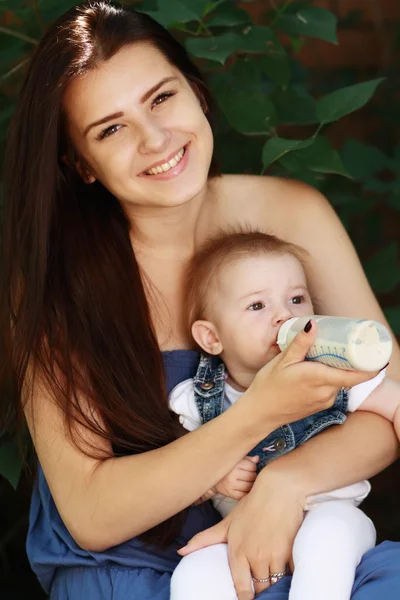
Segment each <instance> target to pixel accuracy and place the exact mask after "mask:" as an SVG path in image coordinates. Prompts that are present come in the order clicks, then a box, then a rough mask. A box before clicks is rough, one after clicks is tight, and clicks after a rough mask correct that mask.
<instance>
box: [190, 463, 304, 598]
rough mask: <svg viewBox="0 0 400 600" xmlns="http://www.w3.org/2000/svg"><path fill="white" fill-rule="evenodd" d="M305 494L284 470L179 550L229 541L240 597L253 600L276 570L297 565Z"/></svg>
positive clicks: (230, 559)
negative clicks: (283, 474)
mask: <svg viewBox="0 0 400 600" xmlns="http://www.w3.org/2000/svg"><path fill="white" fill-rule="evenodd" d="M304 504H305V497H304V496H302V494H301V493H300V490H299V489H298V488H296V486H295V484H294V483H293V484H292V483H291V482H290V481H287V479H285V481H284V482H283V481H281V480H280V476H279V474H278V476H277V477H275V475H274V476H273V477H271V478H270V479H269V480H267V483H266V480H265V478H264V480H263V481H262V482H261V483H260V484H259V480H257V481H256V482H255V484H254V486H253V489H252V491H251V492H250V493H249V494H248V495H247V496H245V497H244V498H243V499H242V500H241V501H240V502H239V503H238V504H237V505H236V506H235V507H234V509H233V510H232V511H231V512H230V513H229V515H228V516H227V517H226V518H225V519H223V520H222V521H221V522H220V523H218V524H217V525H215V526H214V527H210V528H209V529H206V530H205V531H202V532H201V533H199V534H197V535H195V536H194V537H193V538H192V539H191V540H190V541H189V542H188V544H187V545H186V546H185V547H184V548H181V549H180V550H179V554H180V555H181V556H186V555H187V554H190V553H191V552H193V551H195V550H199V549H200V548H205V547H206V546H211V545H213V544H219V543H225V542H227V543H228V556H229V565H230V568H231V572H232V578H233V582H234V585H235V589H236V593H237V595H238V598H239V600H252V599H253V598H254V592H253V586H254V591H255V593H257V594H258V593H260V592H261V591H263V590H264V589H266V588H267V587H269V585H270V584H269V583H263V584H261V583H253V582H252V576H254V577H255V578H256V579H267V578H268V577H269V576H270V574H271V573H282V572H284V571H286V569H287V565H291V561H292V547H293V542H294V538H295V537H296V534H297V532H298V530H299V527H300V525H301V523H302V521H303V506H304Z"/></svg>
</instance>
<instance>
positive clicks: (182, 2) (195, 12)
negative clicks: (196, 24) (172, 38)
mask: <svg viewBox="0 0 400 600" xmlns="http://www.w3.org/2000/svg"><path fill="white" fill-rule="evenodd" d="M208 4H209V2H208V0H168V2H165V0H159V2H158V10H148V9H146V4H145V5H144V8H143V7H141V8H139V10H141V11H142V12H145V13H146V14H148V15H150V17H152V18H153V19H155V20H156V21H158V23H160V24H161V25H163V27H169V26H171V25H172V24H173V23H179V22H180V23H190V22H191V21H200V20H201V19H202V17H203V15H204V12H205V10H206V7H207V5H208Z"/></svg>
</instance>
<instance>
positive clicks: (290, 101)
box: [271, 87, 317, 125]
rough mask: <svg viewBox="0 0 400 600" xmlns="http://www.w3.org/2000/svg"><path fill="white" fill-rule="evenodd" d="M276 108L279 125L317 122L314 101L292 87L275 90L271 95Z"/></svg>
mask: <svg viewBox="0 0 400 600" xmlns="http://www.w3.org/2000/svg"><path fill="white" fill-rule="evenodd" d="M271 99H272V101H273V102H274V104H275V106H276V110H277V113H278V119H279V123H283V124H285V125H310V124H312V123H316V122H317V115H316V109H315V100H314V98H313V97H312V96H310V95H309V94H306V93H299V92H298V91H297V90H296V89H295V88H294V87H289V88H286V89H281V88H280V89H276V90H275V91H274V92H272V94H271Z"/></svg>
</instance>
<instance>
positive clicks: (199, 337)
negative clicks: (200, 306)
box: [192, 321, 224, 355]
mask: <svg viewBox="0 0 400 600" xmlns="http://www.w3.org/2000/svg"><path fill="white" fill-rule="evenodd" d="M192 336H193V338H194V340H195V341H196V343H197V344H198V345H199V346H200V348H202V349H203V350H204V351H205V352H208V354H214V355H217V354H221V352H222V351H223V349H224V348H223V346H222V344H221V342H220V340H219V337H218V332H217V328H216V327H215V325H214V324H213V323H211V321H195V322H194V323H193V325H192Z"/></svg>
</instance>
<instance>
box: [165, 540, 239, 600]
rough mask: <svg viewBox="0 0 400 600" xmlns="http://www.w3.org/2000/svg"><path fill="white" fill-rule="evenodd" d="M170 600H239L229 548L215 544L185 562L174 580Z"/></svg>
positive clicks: (190, 555)
mask: <svg viewBox="0 0 400 600" xmlns="http://www.w3.org/2000/svg"><path fill="white" fill-rule="evenodd" d="M170 600H237V596H236V592H235V587H234V585H233V580H232V576H231V570H230V568H229V562H228V546H227V544H215V545H214V546H209V547H208V548H203V549H202V550H197V551H196V552H193V553H192V554H189V555H188V556H185V557H184V558H182V560H181V562H180V563H179V565H178V566H177V567H176V569H175V571H174V573H173V575H172V578H171V597H170Z"/></svg>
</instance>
